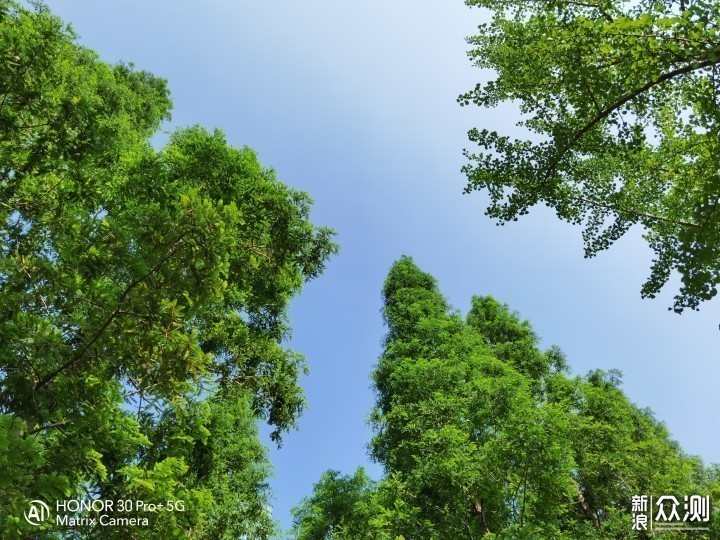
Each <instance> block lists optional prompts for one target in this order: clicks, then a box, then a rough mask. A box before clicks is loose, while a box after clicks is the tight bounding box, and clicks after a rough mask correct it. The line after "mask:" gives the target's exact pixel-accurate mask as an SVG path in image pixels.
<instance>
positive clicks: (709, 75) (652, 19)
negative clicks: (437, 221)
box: [459, 0, 720, 312]
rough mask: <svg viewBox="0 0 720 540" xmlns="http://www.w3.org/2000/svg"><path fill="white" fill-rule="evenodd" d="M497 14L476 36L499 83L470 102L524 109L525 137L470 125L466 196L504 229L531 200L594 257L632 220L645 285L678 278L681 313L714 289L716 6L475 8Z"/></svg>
mask: <svg viewBox="0 0 720 540" xmlns="http://www.w3.org/2000/svg"><path fill="white" fill-rule="evenodd" d="M466 4H467V5H469V6H472V7H480V8H485V9H487V10H490V12H491V14H492V20H491V22H489V23H485V24H482V25H480V27H479V28H478V32H477V33H476V34H475V35H473V36H470V37H469V38H468V42H469V44H470V45H471V47H472V48H471V49H470V51H469V53H468V54H469V57H470V59H471V61H472V62H473V63H474V64H475V65H476V66H478V67H480V68H487V69H490V70H492V75H491V80H490V81H489V82H487V83H484V84H483V83H481V84H478V85H477V86H476V87H475V88H474V89H473V90H471V91H469V92H467V93H465V94H463V95H461V96H460V97H459V102H460V103H461V104H462V105H469V104H471V103H472V104H476V105H478V106H480V107H483V108H487V107H494V106H496V105H498V104H500V103H502V102H512V103H515V104H517V105H518V106H519V108H520V111H521V112H522V114H523V120H522V122H521V124H522V125H523V126H524V127H525V128H526V129H527V130H528V135H527V137H526V138H513V137H510V136H508V135H506V134H503V133H502V131H503V130H500V131H495V130H491V129H489V128H485V127H479V128H477V129H473V130H471V131H470V133H469V137H470V141H471V142H473V143H475V144H476V145H477V148H476V149H475V150H468V151H466V156H467V157H468V158H469V163H468V164H467V165H466V166H465V167H464V172H465V173H466V174H467V178H468V184H467V187H466V192H471V191H474V190H482V191H485V192H487V193H488V194H489V196H490V205H489V206H488V208H487V211H486V213H487V214H488V215H489V216H491V217H493V218H496V219H498V220H499V222H500V223H505V222H507V221H511V220H517V219H518V217H520V216H522V215H524V214H527V213H528V212H529V211H530V209H531V208H532V207H533V206H535V205H537V204H545V205H547V206H549V207H551V208H553V209H554V210H555V212H556V213H557V215H558V217H559V218H561V219H563V220H565V221H567V222H569V223H573V224H577V225H582V226H583V227H584V231H583V238H584V240H585V254H586V256H593V255H595V254H597V253H598V252H599V251H601V250H604V249H606V248H608V247H609V246H610V245H611V244H612V243H613V242H615V241H616V240H617V239H618V238H620V237H621V236H622V235H624V234H625V233H626V232H627V231H628V230H629V229H630V228H631V227H633V226H638V227H641V228H642V230H643V231H644V237H645V239H646V240H647V242H648V243H649V245H650V247H651V248H652V250H653V251H654V253H655V257H654V259H653V264H652V270H651V272H650V276H649V278H648V280H647V282H646V283H645V284H644V285H643V287H642V295H643V296H644V297H654V296H655V295H657V294H658V293H659V291H660V290H661V288H662V287H663V285H665V284H666V283H667V281H668V279H669V278H670V276H671V275H672V273H673V272H677V273H678V274H679V277H680V279H681V285H680V290H679V291H678V293H677V295H676V296H675V301H674V305H673V309H674V310H675V311H677V312H681V311H683V310H684V309H685V308H692V309H697V308H698V306H699V305H700V303H701V302H703V301H705V300H708V299H710V298H712V297H714V296H715V295H716V294H717V286H718V284H719V283H720V247H718V246H720V212H719V211H718V206H719V205H720V173H719V171H720V152H719V151H718V150H719V148H720V110H719V108H718V105H719V101H720V77H719V75H720V74H719V73H718V63H720V4H718V3H717V2H712V1H707V0H640V1H638V2H627V1H624V0H593V1H588V2H576V1H573V0H547V1H521V0H467V1H466Z"/></svg>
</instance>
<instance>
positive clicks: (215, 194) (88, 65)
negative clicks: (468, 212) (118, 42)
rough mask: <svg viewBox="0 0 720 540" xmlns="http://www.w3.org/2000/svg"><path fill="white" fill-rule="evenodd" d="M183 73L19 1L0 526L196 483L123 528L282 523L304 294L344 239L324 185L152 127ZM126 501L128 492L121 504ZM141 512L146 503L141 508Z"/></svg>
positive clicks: (4, 151) (8, 111) (5, 262)
mask: <svg viewBox="0 0 720 540" xmlns="http://www.w3.org/2000/svg"><path fill="white" fill-rule="evenodd" d="M170 106H171V102H170V99H169V94H168V90H167V87H166V84H165V82H164V81H163V80H162V79H159V78H157V77H155V76H153V75H151V74H149V73H146V72H143V71H138V70H136V69H134V68H133V67H132V66H129V65H116V66H112V65H108V64H106V63H104V62H102V61H101V60H99V59H98V57H97V55H96V54H95V53H94V52H92V51H90V50H88V49H86V48H84V47H82V46H80V45H78V43H77V41H76V39H75V36H74V34H73V33H72V31H71V30H70V29H69V28H68V27H66V25H65V24H64V23H63V22H62V21H60V20H59V19H58V18H56V17H54V16H53V15H52V14H51V13H50V12H49V11H48V10H47V9H46V8H44V7H43V6H41V5H38V6H33V7H26V6H25V5H24V4H20V3H16V2H13V1H11V0H0V537H2V538H14V537H19V536H22V535H25V534H45V535H49V536H50V537H52V536H53V535H57V536H62V534H63V533H62V532H61V531H60V529H59V528H58V527H57V525H56V524H55V523H53V522H52V521H48V522H46V523H44V524H43V525H42V526H41V527H40V528H37V527H35V528H33V527H32V526H31V525H30V524H28V523H27V522H26V521H25V520H24V519H23V517H22V516H23V512H24V511H25V510H27V508H28V501H30V500H33V499H40V500H44V501H47V503H49V504H50V505H52V504H53V503H54V501H55V500H57V499H67V498H76V497H82V498H88V497H93V498H98V497H99V498H103V499H109V500H114V501H117V500H120V499H132V500H143V501H147V502H148V503H165V502H167V501H169V500H182V501H184V511H182V512H177V511H175V512H173V511H167V512H160V513H156V514H152V515H148V516H145V517H148V518H149V520H150V525H148V526H147V527H142V528H132V527H130V528H123V527H116V528H112V527H111V528H99V529H98V528H92V527H90V528H85V529H78V530H77V531H76V534H77V535H80V536H87V537H116V538H129V537H133V538H140V537H143V538H176V537H179V538H185V537H194V538H210V537H212V538H220V537H228V538H239V537H246V538H267V537H268V536H269V535H270V534H271V533H272V530H273V523H272V520H271V516H270V512H269V502H268V486H267V476H268V471H269V464H268V462H267V456H266V453H265V450H264V448H263V447H262V445H261V444H260V443H259V442H258V440H257V436H256V435H257V427H256V422H257V421H258V419H261V418H262V419H265V420H266V421H267V422H268V423H269V424H270V425H271V426H272V429H273V431H272V434H271V436H272V438H273V439H274V440H275V441H276V442H278V443H280V441H281V435H282V433H283V432H285V431H287V430H288V429H290V428H292V427H293V426H294V425H295V421H296V420H297V418H298V416H299V415H300V413H301V411H302V409H303V406H304V397H303V394H302V390H301V388H300V386H299V385H298V377H299V376H300V375H301V374H302V373H303V372H304V370H305V364H304V361H303V358H302V356H300V355H299V354H297V353H295V352H293V351H292V350H289V349H287V348H286V347H285V346H284V345H283V342H284V340H285V339H286V338H287V336H288V333H289V331H290V327H289V324H288V320H287V305H288V302H289V300H290V298H291V297H292V296H293V295H295V294H296V293H297V292H298V291H299V290H300V288H301V287H302V285H303V283H304V282H306V281H307V280H310V279H313V278H314V277H316V276H318V275H319V274H320V273H321V272H322V270H323V268H324V264H325V262H326V260H327V259H328V257H329V256H330V255H331V254H332V253H333V252H334V251H335V250H336V246H335V244H334V243H333V242H332V241H331V238H332V235H333V233H332V231H331V230H329V229H326V228H322V227H316V226H315V225H313V224H312V223H311V222H310V221H309V219H308V216H309V212H310V206H311V200H310V199H309V197H308V196H307V195H306V194H305V193H302V192H300V191H297V190H294V189H291V188H289V187H288V186H286V185H284V184H283V183H281V182H280V181H279V180H278V179H277V177H276V175H275V173H274V171H273V170H272V169H268V168H266V167H263V166H262V165H261V164H260V162H259V161H258V158H257V156H256V155H255V153H254V152H253V151H252V150H250V149H249V148H239V149H238V148H233V147H231V146H230V145H229V144H228V143H227V141H226V140H225V137H224V135H223V134H222V133H221V132H219V131H215V132H210V131H207V130H204V129H202V128H199V127H194V128H189V129H181V130H178V131H176V132H175V133H174V134H173V135H172V136H171V138H170V141H169V142H168V143H167V145H165V147H164V148H162V149H160V150H156V149H154V148H153V147H152V146H151V144H150V137H151V136H152V134H153V133H154V132H155V130H156V129H157V128H158V127H159V125H160V123H161V122H162V121H163V120H164V119H166V118H169V111H170ZM116 510H118V509H117V508H116ZM132 517H142V516H138V515H135V516H132Z"/></svg>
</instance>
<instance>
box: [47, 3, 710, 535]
mask: <svg viewBox="0 0 720 540" xmlns="http://www.w3.org/2000/svg"><path fill="white" fill-rule="evenodd" d="M48 4H49V6H50V7H51V8H52V9H53V10H54V11H55V12H56V13H58V14H59V15H60V16H61V17H63V18H64V19H65V20H66V21H69V22H70V23H71V24H72V25H73V27H74V28H75V30H76V32H77V33H78V34H79V36H80V40H81V42H82V43H83V44H84V45H86V46H88V47H90V48H93V49H95V50H97V51H98V52H99V53H100V55H101V57H102V58H103V59H104V60H106V61H110V62H115V61H120V60H123V61H132V62H134V63H135V64H136V66H137V67H138V68H142V69H147V70H149V71H151V72H153V73H155V74H156V75H160V76H162V77H165V78H166V79H168V81H169V85H170V88H171V91H172V95H173V98H174V102H175V108H174V112H173V122H172V124H171V125H173V126H183V125H189V124H201V125H203V126H205V127H208V128H214V127H218V128H220V129H222V130H223V131H225V133H226V134H227V137H228V140H229V141H230V143H231V144H233V145H236V146H243V145H248V146H250V147H252V148H254V149H255V150H256V151H257V152H258V154H259V156H260V159H261V160H262V162H263V163H264V164H265V165H267V166H272V167H273V168H275V169H276V170H277V172H278V176H279V177H280V178H281V179H282V180H283V181H284V182H286V183H288V184H291V185H293V186H295V187H298V188H300V189H303V190H305V191H307V192H309V193H310V195H311V196H312V197H313V199H314V200H315V206H314V210H313V214H312V218H313V220H314V221H315V222H316V223H318V224H323V225H329V226H332V227H334V228H335V229H336V231H337V232H338V242H339V243H340V244H341V246H342V249H341V252H340V254H339V255H338V256H336V257H335V258H334V259H333V260H332V261H331V262H330V264H329V266H328V269H327V271H326V273H325V274H324V275H323V276H322V277H320V278H319V279H317V280H316V281H313V282H311V283H310V284H309V285H308V286H306V288H305V289H304V291H303V293H302V295H301V296H300V297H298V298H297V299H296V300H295V301H294V303H293V306H292V312H291V315H292V320H293V326H294V329H295V330H294V338H293V341H292V346H293V347H294V348H295V349H297V350H299V351H301V352H303V353H305V354H306V355H307V358H308V363H309V365H310V368H311V374H310V376H309V377H308V378H307V379H305V380H304V381H303V384H304V387H305V389H306V392H307V396H308V399H309V404H310V406H309V409H308V410H307V411H306V413H305V414H304V416H303V417H302V418H301V420H300V424H299V428H300V429H299V431H296V432H293V433H290V434H289V435H287V436H286V437H285V444H284V446H283V447H282V449H281V450H279V451H278V450H275V449H273V450H272V452H271V459H272V461H273V464H274V466H275V477H274V479H273V482H272V483H273V488H274V490H275V499H274V501H273V508H274V512H275V517H276V518H277V519H279V520H280V522H281V523H282V524H283V525H284V526H286V527H287V526H289V524H290V519H289V509H290V507H291V506H293V505H294V504H296V503H297V502H298V501H299V500H300V498H301V497H303V496H304V495H307V494H308V493H310V490H311V488H312V484H313V483H314V482H315V481H316V480H317V479H318V478H319V476H320V473H321V472H322V471H323V470H325V469H327V468H335V469H339V470H342V471H344V472H351V471H353V470H354V469H355V468H356V467H357V466H358V465H365V466H367V467H368V468H369V470H370V472H371V473H372V474H373V475H375V476H377V475H378V473H379V470H378V469H377V467H375V466H374V465H372V464H369V463H368V460H367V454H366V444H367V442H368V441H369V439H370V431H369V430H368V428H367V426H366V423H365V422H366V418H367V414H368V412H369V410H370V407H371V406H372V401H373V397H372V391H371V389H370V379H369V374H370V371H371V370H372V367H373V365H374V363H375V362H376V360H377V357H378V355H379V353H380V342H381V339H382V336H383V332H384V330H383V327H382V322H381V318H380V311H379V310H380V288H381V286H382V282H383V280H384V278H385V274H386V272H387V270H388V268H389V267H390V265H391V264H392V262H393V261H394V260H395V259H396V258H398V257H399V256H400V255H402V254H407V255H411V256H413V257H414V258H415V261H416V262H417V263H418V264H419V265H420V266H421V267H422V268H423V269H424V270H426V271H428V272H430V273H432V274H433V275H434V276H436V277H437V278H438V280H439V282H440V286H441V288H442V290H443V291H444V293H445V294H446V295H447V297H448V298H449V299H450V302H451V303H452V304H453V305H454V306H455V307H457V308H459V309H462V310H466V309H467V308H468V307H469V301H470V296H471V295H473V294H491V295H493V296H495V297H496V298H498V299H499V300H501V301H503V302H506V303H508V304H509V305H510V306H511V307H512V308H514V309H516V310H518V311H519V312H520V313H521V314H522V316H523V317H525V318H528V319H530V321H531V322H532V323H533V325H534V327H535V329H536V330H537V332H538V333H539V334H540V335H541V336H542V337H543V344H544V345H546V346H548V345H551V344H557V345H559V346H560V347H561V348H562V349H563V350H564V351H565V352H566V353H567V355H568V360H569V362H570V365H571V366H572V368H573V370H574V371H575V372H576V373H584V372H586V371H588V370H590V369H594V368H604V369H610V368H618V369H620V370H621V371H622V372H623V374H624V381H625V382H624V389H625V391H626V392H627V393H628V395H629V396H630V397H631V399H632V400H633V401H635V402H636V403H637V404H638V405H640V406H643V407H646V406H647V407H651V408H652V409H653V410H654V411H655V412H656V414H657V416H658V418H660V419H662V420H664V421H665V422H666V423H667V425H668V427H669V428H670V431H671V432H672V433H673V435H674V437H675V438H676V439H677V440H678V441H680V443H681V444H682V446H683V448H684V449H685V450H686V451H687V452H689V453H692V454H698V455H700V456H702V457H703V458H704V459H705V460H706V461H708V462H720V429H718V427H719V421H718V414H719V410H718V400H717V398H716V397H715V396H717V394H718V382H719V381H720V354H719V353H718V351H720V331H718V323H720V302H718V301H716V302H714V303H710V304H707V305H704V306H702V309H701V311H700V312H688V313H684V314H683V315H681V316H678V315H676V314H674V313H672V312H669V311H667V309H666V308H667V307H668V306H669V305H671V299H672V293H673V292H674V289H673V286H672V285H671V286H670V287H667V288H666V291H665V294H664V295H662V296H661V297H659V298H657V299H655V300H641V299H640V293H639V291H640V286H641V284H642V283H643V281H644V279H645V278H646V277H647V274H648V272H649V267H650V260H651V255H652V254H651V252H650V251H649V249H648V248H647V247H646V245H645V244H644V242H643V240H642V238H641V235H640V233H641V231H634V232H632V233H631V234H629V235H628V236H626V237H625V238H623V239H621V240H620V241H619V242H618V243H617V244H616V245H615V246H614V247H613V248H612V249H611V250H610V251H608V252H606V253H603V254H601V255H600V256H599V257H597V258H595V259H590V260H586V259H583V251H582V242H581V237H580V230H579V229H577V228H574V227H572V226H570V225H567V224H563V223H561V222H559V221H558V220H557V219H556V218H555V217H554V215H553V214H552V213H551V212H549V211H547V210H545V209H544V208H542V209H541V208H538V209H537V210H536V211H535V212H533V213H531V215H529V216H526V217H525V218H524V219H522V220H520V221H519V222H517V223H513V224H511V225H508V226H505V227H497V226H495V224H494V223H493V222H492V221H491V220H490V219H489V218H486V217H485V216H484V215H483V210H484V202H485V198H484V197H483V196H482V195H481V194H477V193H476V194H473V195H470V196H467V195H462V194H461V191H462V188H463V186H464V177H463V175H462V174H461V173H460V167H461V166H462V165H463V163H464V160H463V157H462V149H463V148H465V147H467V146H468V145H469V143H468V142H467V138H466V133H467V131H468V129H470V128H472V127H475V126H477V127H486V128H489V129H494V130H498V131H503V132H506V133H514V132H517V128H515V127H514V123H515V122H516V121H517V119H518V114H517V111H516V110H515V109H514V107H513V106H512V105H504V106H502V107H499V108H498V109H494V110H480V109H477V108H461V107H459V106H458V105H457V104H456V103H455V98H456V97H457V95H458V94H460V93H461V92H464V91H466V90H468V89H469V88H471V87H473V86H474V85H475V83H476V82H478V81H479V80H482V79H483V78H487V77H488V74H487V73H482V72H480V71H479V70H477V69H475V68H473V67H472V66H471V65H470V63H469V62H468V60H467V59H466V56H465V50H466V44H465V42H464V37H465V36H466V35H468V34H470V33H472V32H473V30H474V29H475V28H476V26H477V25H478V24H479V23H480V22H482V19H483V13H482V12H481V11H479V10H476V9H475V10H470V9H468V8H466V7H465V6H464V5H463V2H462V1H461V0H455V1H452V2H450V1H447V0H444V1H442V2H441V1H439V0H436V1H434V2H431V1H429V0H413V1H410V0H395V1H393V2H382V1H377V0H366V1H364V2H337V0H332V1H331V0H315V1H313V2H304V3H298V2H267V1H260V0H253V1H231V0H207V1H204V2H201V3H199V2H190V1H187V0H154V1H152V2H148V1H142V2H141V1H138V0H122V1H120V0H108V1H105V2H97V1H96V0H63V1H60V0H51V1H49V2H48ZM676 283H677V282H675V284H676Z"/></svg>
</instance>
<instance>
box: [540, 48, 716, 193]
mask: <svg viewBox="0 0 720 540" xmlns="http://www.w3.org/2000/svg"><path fill="white" fill-rule="evenodd" d="M718 52H720V51H718ZM717 63H718V61H715V60H705V61H704V62H700V63H698V64H694V65H693V64H688V65H686V66H683V67H681V68H678V69H674V70H673V71H668V72H667V73H664V74H662V75H661V76H660V77H658V78H657V79H655V80H652V81H650V82H648V83H646V84H644V85H643V86H641V87H640V88H638V89H636V90H634V91H632V92H630V93H629V94H625V95H624V96H622V97H621V98H620V99H618V100H616V101H615V102H613V103H612V104H610V105H608V106H607V107H605V108H604V109H603V110H601V111H600V112H599V113H598V114H596V115H595V116H594V117H593V118H592V120H590V122H588V123H587V124H585V126H584V127H583V128H582V129H580V130H579V131H578V132H576V133H575V135H574V136H573V137H572V139H570V142H568V143H567V144H565V145H564V147H563V148H562V149H561V150H560V152H559V153H558V155H557V156H556V157H555V158H554V159H553V160H552V161H551V162H550V165H549V166H548V167H547V168H546V169H545V171H544V176H545V180H546V181H547V179H548V177H549V176H550V175H551V174H552V173H553V172H554V171H555V169H556V168H557V166H558V164H559V163H560V161H561V160H562V158H563V157H565V154H566V153H567V152H568V150H570V149H571V148H572V146H573V145H574V144H575V143H577V142H578V141H579V140H580V139H582V138H583V137H584V136H585V135H586V134H587V133H588V132H589V131H590V130H591V129H592V128H594V127H595V126H596V125H597V124H598V123H600V122H601V121H602V120H604V119H606V118H607V117H608V116H610V115H611V114H612V113H614V112H615V111H617V110H618V109H619V108H620V107H622V106H623V105H625V104H626V103H627V102H629V101H632V100H633V99H635V98H636V97H638V96H639V95H640V94H643V93H644V92H647V91H648V90H650V89H651V88H653V87H655V86H657V85H659V84H662V83H664V82H666V81H669V80H670V79H674V78H675V77H679V76H680V75H686V74H688V73H691V72H693V71H696V70H698V69H704V68H706V67H710V66H714V65H715V64H717Z"/></svg>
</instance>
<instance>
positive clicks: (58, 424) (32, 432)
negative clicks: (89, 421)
mask: <svg viewBox="0 0 720 540" xmlns="http://www.w3.org/2000/svg"><path fill="white" fill-rule="evenodd" d="M71 423H72V421H71V420H63V421H62V422H53V423H52V424H46V425H44V426H40V427H39V428H35V429H31V430H30V431H28V432H27V433H25V437H29V436H30V435H35V434H36V433H40V432H41V431H45V430H47V429H53V428H59V427H63V426H67V425H68V424H71Z"/></svg>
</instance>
